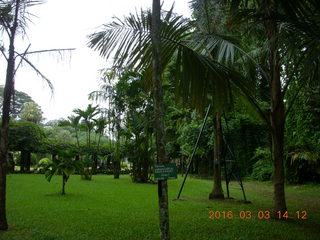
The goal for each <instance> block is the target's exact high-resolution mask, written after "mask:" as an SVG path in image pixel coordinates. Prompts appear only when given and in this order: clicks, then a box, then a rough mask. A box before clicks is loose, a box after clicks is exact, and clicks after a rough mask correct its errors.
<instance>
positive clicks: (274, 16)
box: [229, 0, 320, 214]
mask: <svg viewBox="0 0 320 240" xmlns="http://www.w3.org/2000/svg"><path fill="white" fill-rule="evenodd" d="M230 2H231V4H230V6H231V12H232V13H233V16H232V20H231V21H230V22H229V26H232V27H234V28H237V29H239V28H240V27H245V28H247V29H248V28H249V29H248V30H250V31H246V32H250V33H254V32H255V33H258V32H259V34H256V35H254V34H251V37H254V39H256V40H257V41H260V42H261V41H264V42H265V44H264V47H263V48H261V49H262V50H263V51H260V52H259V57H260V59H262V61H260V63H259V66H257V67H256V69H257V71H256V75H255V76H256V78H257V79H259V78H260V79H261V76H262V78H265V79H266V81H267V83H268V88H269V93H270V109H269V111H268V112H267V113H265V114H264V119H265V122H266V124H267V126H268V128H269V131H270V135H271V141H272V157H273V163H274V168H273V169H274V172H273V182H274V202H273V208H274V213H275V214H277V213H278V212H281V213H285V212H286V211H287V206H286V200H285V191H284V183H285V174H284V173H285V171H284V126H285V122H286V116H287V115H288V113H289V112H290V111H291V108H292V106H293V103H294V102H295V99H296V98H297V96H298V95H299V93H300V91H301V89H302V88H303V87H305V86H308V84H306V83H308V82H310V81H314V80H316V79H319V74H318V73H319V63H320V58H319V52H320V51H319V47H318V46H319V42H320V39H319V34H318V32H319V30H320V24H319V21H318V19H317V17H316V16H317V15H318V14H319V12H320V5H319V2H318V1H315V0H307V1H285V0H279V1H274V0H264V1H251V2H248V1H230ZM242 23H245V24H243V25H242ZM253 29H255V30H256V29H260V30H261V29H262V30H263V33H262V32H261V31H259V30H258V31H255V30H254V31H252V30H253ZM248 65H250V64H248V62H246V63H245V66H248ZM259 76H260V77H259ZM290 86H296V87H295V88H294V89H295V90H296V91H295V93H294V94H293V96H289V95H288V94H287V90H288V89H289V88H290ZM291 89H292V88H291ZM252 98H253V97H252ZM257 106H258V105H257Z"/></svg>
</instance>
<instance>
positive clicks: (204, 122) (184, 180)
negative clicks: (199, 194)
mask: <svg viewBox="0 0 320 240" xmlns="http://www.w3.org/2000/svg"><path fill="white" fill-rule="evenodd" d="M210 108H211V105H209V106H208V109H207V112H206V116H205V117H204V120H203V123H202V126H201V129H200V132H199V135H198V138H197V141H196V144H195V146H194V148H193V152H192V155H191V158H190V162H189V164H188V167H187V171H186V174H185V175H184V178H183V182H182V185H181V187H180V190H179V193H178V197H177V199H179V198H180V195H181V192H182V189H183V187H184V183H185V182H186V179H187V177H188V174H189V171H190V167H191V164H192V161H193V157H194V155H195V153H196V151H197V148H198V144H199V141H200V138H201V135H202V132H203V129H204V126H205V125H206V122H207V119H208V115H209V112H210Z"/></svg>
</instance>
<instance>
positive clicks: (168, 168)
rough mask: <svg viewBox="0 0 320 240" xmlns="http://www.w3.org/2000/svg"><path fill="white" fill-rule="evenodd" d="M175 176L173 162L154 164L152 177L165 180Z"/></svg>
mask: <svg viewBox="0 0 320 240" xmlns="http://www.w3.org/2000/svg"><path fill="white" fill-rule="evenodd" d="M176 178H177V165H176V164H175V163H158V164H155V165H154V179H155V180H167V179H176Z"/></svg>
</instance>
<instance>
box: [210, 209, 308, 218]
mask: <svg viewBox="0 0 320 240" xmlns="http://www.w3.org/2000/svg"><path fill="white" fill-rule="evenodd" d="M209 213H210V216H209V217H208V218H209V219H211V220H215V219H270V218H272V217H271V211H262V210H261V211H240V212H233V211H213V210H210V211H209ZM290 217H292V216H291V214H290ZM293 217H294V218H296V219H301V220H306V219H308V218H307V211H305V210H303V211H296V212H295V214H294V215H293ZM275 218H279V219H288V218H289V213H288V211H285V212H281V211H278V212H277V213H276V215H275Z"/></svg>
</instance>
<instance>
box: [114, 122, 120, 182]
mask: <svg viewBox="0 0 320 240" xmlns="http://www.w3.org/2000/svg"><path fill="white" fill-rule="evenodd" d="M119 132H120V125H119V123H117V142H116V152H115V156H114V162H113V174H114V179H119V177H120V172H121V164H120V134H119Z"/></svg>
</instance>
